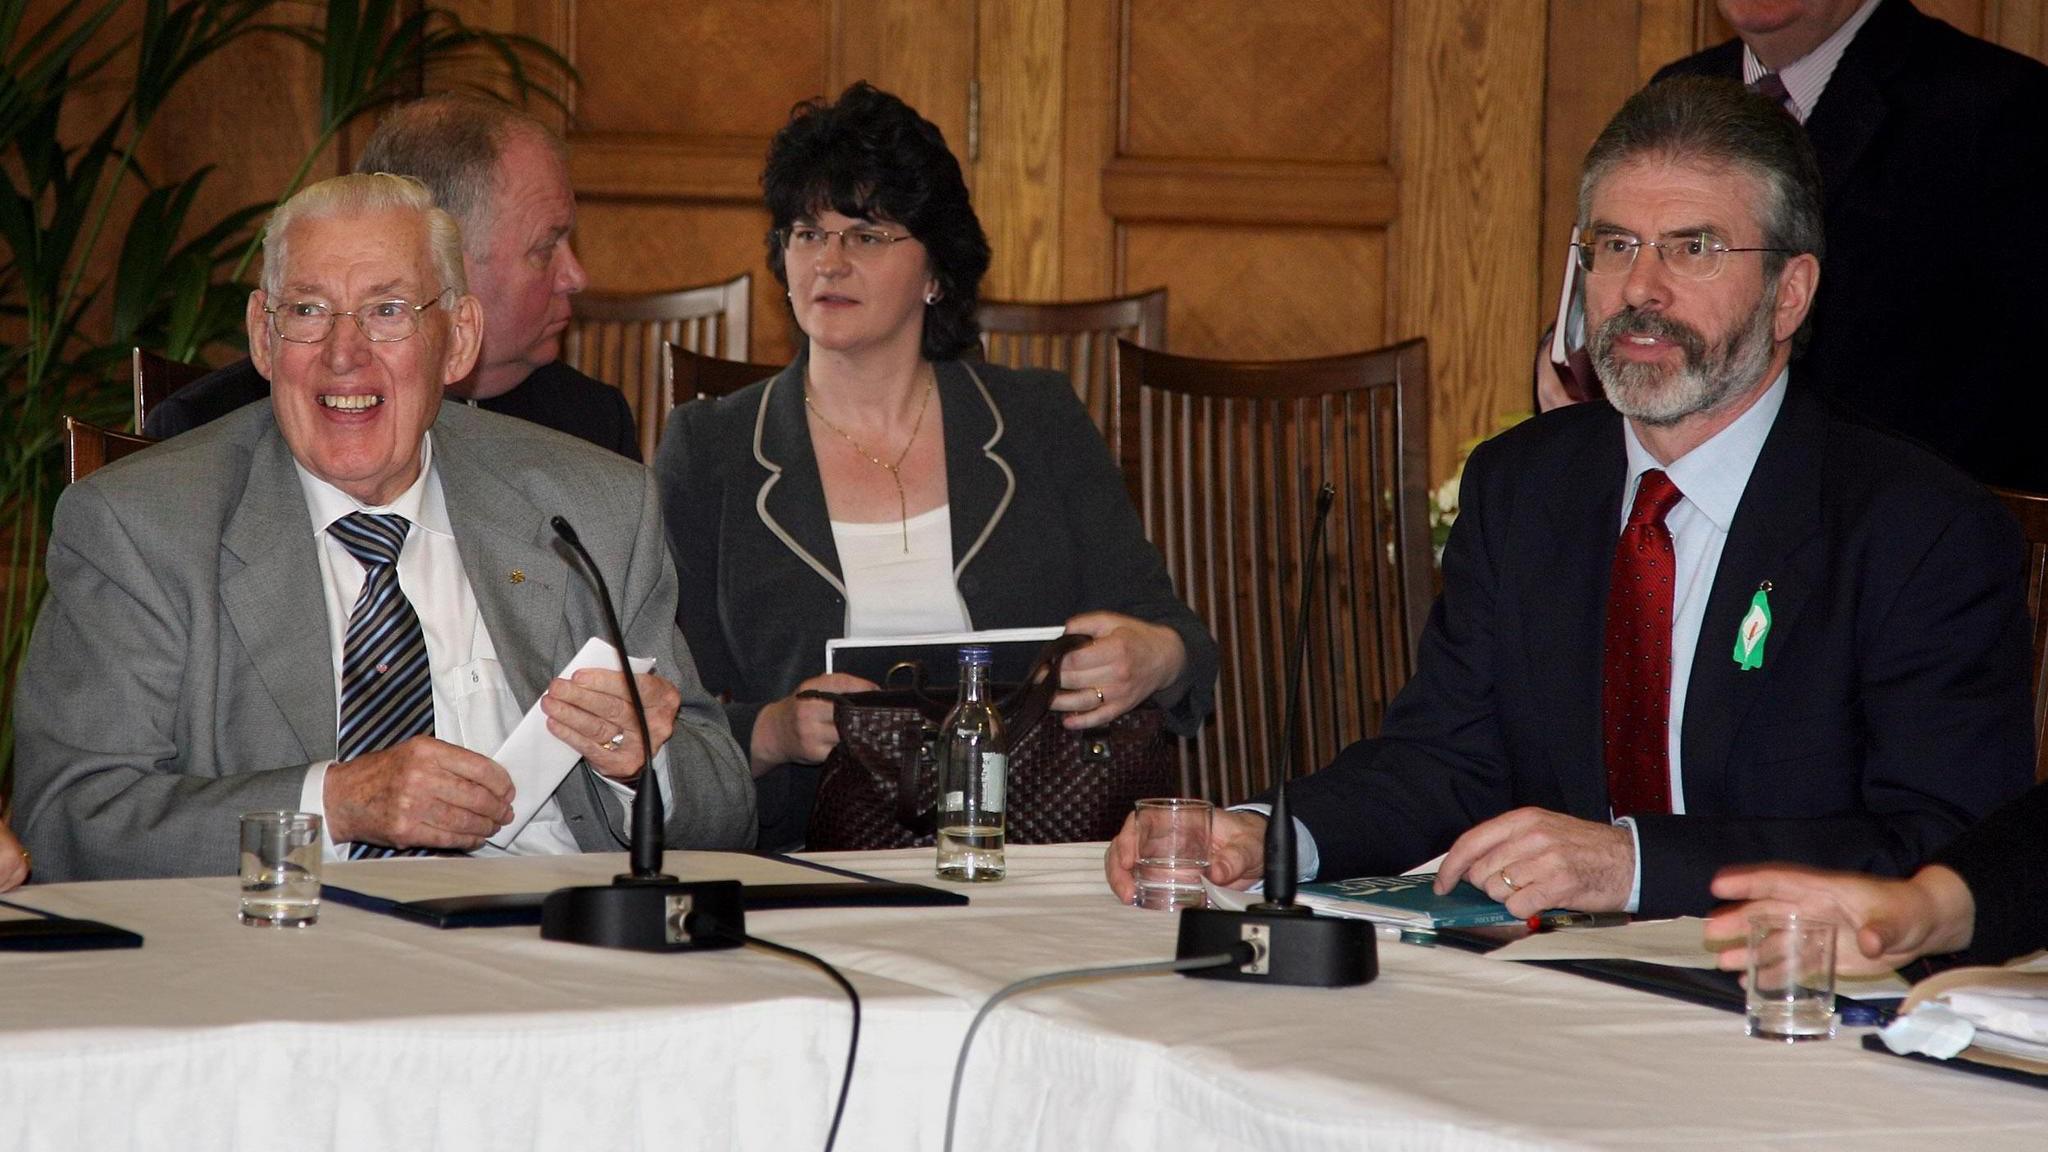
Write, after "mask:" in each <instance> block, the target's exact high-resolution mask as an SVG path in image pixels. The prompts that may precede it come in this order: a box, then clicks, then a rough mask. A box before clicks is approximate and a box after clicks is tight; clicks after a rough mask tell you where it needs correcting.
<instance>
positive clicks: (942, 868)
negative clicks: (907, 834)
mask: <svg viewBox="0 0 2048 1152" xmlns="http://www.w3.org/2000/svg"><path fill="white" fill-rule="evenodd" d="M988 665H989V655H988V649H987V648H985V647H982V646H980V645H970V646H967V647H963V648H961V649H960V702H959V703H958V704H956V705H954V706H953V710H952V711H951V712H949V713H947V714H946V720H945V723H944V724H943V725H942V726H941V727H940V729H939V736H940V739H941V740H943V741H944V747H943V750H942V752H941V755H940V757H939V812H938V829H939V833H938V841H939V862H938V875H939V879H941V880H961V881H977V880H1001V879H1002V878H1003V796H1004V793H1005V792H1007V791H1008V789H1009V776H1010V758H1009V756H1008V754H1007V746H1006V745H1005V744H1004V741H1003V718H1002V717H1001V716H1000V715H999V714H997V712H996V709H995V705H993V704H991V703H989V699H988Z"/></svg>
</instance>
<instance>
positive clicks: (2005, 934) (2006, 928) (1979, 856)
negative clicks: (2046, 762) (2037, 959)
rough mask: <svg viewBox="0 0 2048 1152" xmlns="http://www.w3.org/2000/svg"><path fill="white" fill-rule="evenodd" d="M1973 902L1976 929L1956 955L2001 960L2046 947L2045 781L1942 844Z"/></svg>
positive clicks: (2047, 841)
mask: <svg viewBox="0 0 2048 1152" xmlns="http://www.w3.org/2000/svg"><path fill="white" fill-rule="evenodd" d="M1938 862H1939V863H1942V864H1946V865H1948V866H1949V867H1950V868H1953V869H1955V870H1956V873H1957V875H1960V876H1961V877H1962V878H1963V883H1965V884H1968V885H1969V886H1970V896H1971V898H1972V899H1974V900H1975V901H1976V904H1977V930H1976V933H1975V935H1973V936H1972V937H1971V938H1970V946H1969V947H1968V948H1966V949H1964V950H1963V951H1962V953H1960V954H1959V956H1958V957H1957V959H1959V960H1961V961H1963V962H1965V963H1969V964H2003V963H2004V962H2006V961H2007V960H2011V959H2013V958H2014V957H2018V956H2025V955H2027V954H2028V953H2030V952H2035V951H2038V950H2040V949H2042V948H2048V784H2037V785H2035V786H2034V788H2033V790H2032V791H2030V792H2028V793H2027V794H2026V795H2024V796H2022V797H2020V798H2019V799H2017V800H2015V801H2013V802H2012V803H2010V804H2007V805H2006V806H2005V807H2003V808H2000V809H1999V810H1998V811H1996V812H1994V813H1992V814H1991V818H1990V819H1989V820H1986V821H1985V822H1984V823H1982V824H1979V825H1978V826H1976V827H1975V828H1972V829H1970V830H1969V831H1968V832H1966V833H1964V834H1963V835H1962V837H1960V838H1959V839H1957V840H1956V842H1955V843H1953V844H1951V845H1949V846H1948V847H1947V848H1946V849H1943V851H1942V853H1941V856H1940V858H1939V860H1938Z"/></svg>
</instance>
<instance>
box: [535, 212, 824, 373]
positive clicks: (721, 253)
mask: <svg viewBox="0 0 2048 1152" xmlns="http://www.w3.org/2000/svg"><path fill="white" fill-rule="evenodd" d="M577 217H578V218H577V224H576V245H577V249H576V250H577V254H578V255H579V256H581V257H582V259H583V264H584V267H585V268H587V269H598V268H602V269H604V270H605V271H606V273H607V275H608V276H609V277H610V278H609V279H607V280H602V281H600V280H598V279H597V273H596V272H594V271H593V272H592V273H591V282H592V283H593V284H602V285H603V287H604V288H605V290H607V291H612V292H656V291H661V290H663V289H669V288H681V287H687V286H691V285H696V284H705V283H709V282H711V281H713V280H716V279H719V278H721V277H732V276H736V275H738V274H739V273H741V272H752V273H753V274H754V296H753V320H752V329H753V330H752V333H751V343H752V346H753V347H752V352H751V353H750V355H749V356H748V357H747V358H748V359H752V360H755V361H758V362H764V363H765V362H771V361H777V360H780V359H786V358H787V357H788V355H789V353H790V350H791V349H792V348H793V347H794V345H793V344H792V343H791V339H792V335H793V334H792V331H791V325H790V318H789V309H788V308H787V307H786V306H785V303H784V300H783V296H782V285H781V284H780V283H778V282H777V281H776V279H775V277H774V276H773V275H772V274H770V273H769V271H768V258H767V255H766V240H765V237H766V235H767V232H768V213H767V212H766V211H765V210H763V209H762V208H760V207H758V206H755V205H742V204H687V203H681V204H663V203H653V202H647V201H619V200H609V199H604V200H597V201H587V202H584V203H582V204H580V205H579V206H578V209H577ZM714 268H715V269H725V271H724V272H722V273H713V274H709V275H706V274H704V273H703V272H702V271H701V270H703V269H714Z"/></svg>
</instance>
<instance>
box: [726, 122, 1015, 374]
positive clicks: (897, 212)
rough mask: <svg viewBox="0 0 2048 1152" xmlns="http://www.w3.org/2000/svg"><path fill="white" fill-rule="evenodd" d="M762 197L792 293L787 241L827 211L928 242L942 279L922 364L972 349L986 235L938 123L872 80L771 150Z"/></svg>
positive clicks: (930, 310) (774, 262)
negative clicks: (798, 226)
mask: <svg viewBox="0 0 2048 1152" xmlns="http://www.w3.org/2000/svg"><path fill="white" fill-rule="evenodd" d="M761 191H762V194H763V198H764V199H765V200H766V201H767V205H768V215H769V217H770V219H771V222H772V226H771V230H770V231H769V233H768V267H769V268H770V269H771V270H773V271H774V273H775V278H776V279H777V280H779V281H781V282H782V286H783V287H784V288H787V287H789V272H788V269H786V268H785V267H784V266H783V253H782V244H781V239H780V235H779V234H780V233H781V231H782V230H783V229H785V228H787V227H789V226H790V225H791V224H793V223H795V222H796V221H798V220H800V219H810V218H815V217H816V216H817V214H818V213H820V212H824V211H827V210H829V211H833V212H837V213H839V214H841V215H843V216H855V217H859V218H861V219H865V220H875V221H887V222H890V223H895V224H901V225H903V226H904V227H905V228H908V229H909V230H910V234H911V235H913V236H915V237H917V239H918V242H919V243H921V244H923V245H924V249H925V252H926V253H927V254H928V255H929V256H930V258H931V266H932V275H933V277H934V278H936V279H937V280H938V282H939V299H938V301H937V302H936V303H934V304H929V305H926V306H925V310H924V343H923V347H922V348H921V351H922V353H923V355H924V358H925V359H927V360H952V359H955V358H957V357H960V356H963V355H966V354H968V353H969V352H970V351H971V350H973V349H974V347H975V345H976V344H977V343H978V341H979V338H980V335H981V326H980V325H979V324H977V323H976V322H975V319H974V308H975V304H976V301H977V300H978V298H979V296H980V293H981V278H982V276H983V274H984V273H986V272H987V271H988V259H989V252H988V236H987V235H986V234H984V233H983V232H982V230H981V220H980V218H978V217H977V216H975V214H974V205H973V204H972V203H970V202H969V200H968V197H967V181H966V180H965V179H963V178H962V177H961V175H960V162H959V161H958V160H955V159H954V158H953V153H952V152H951V151H950V150H949V149H947V147H946V138H945V136H944V135H942V134H941V133H940V132H939V128H938V125H936V124H933V123H932V122H931V121H929V120H927V119H925V118H924V117H922V116H920V115H918V114H917V110H916V109H915V108H912V107H911V106H910V105H908V104H905V103H904V102H903V101H902V100H900V99H898V98H897V97H895V96H892V95H890V94H889V93H887V92H884V91H882V90H880V89H878V88H875V87H873V86H871V85H869V84H867V83H866V82H864V81H863V82H859V83H856V84H854V85H853V86H852V87H850V88H848V89H847V90H846V91H845V92H843V93H841V94H840V96H839V99H838V100H836V101H834V102H832V103H830V104H828V103H825V102H824V101H823V100H806V101H804V102H803V103H801V104H798V105H797V106H796V107H795V108H794V109H792V110H791V112H790V116H789V123H788V124H785V125H783V127H782V130H781V131H780V132H777V133H776V134H775V142H774V143H772V144H770V145H769V146H768V166H767V167H766V168H764V169H763V170H762V172H761Z"/></svg>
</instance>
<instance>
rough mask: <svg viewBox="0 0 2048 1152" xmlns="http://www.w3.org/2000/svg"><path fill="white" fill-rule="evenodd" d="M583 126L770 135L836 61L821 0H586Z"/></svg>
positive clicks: (578, 26)
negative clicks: (725, 0)
mask: <svg viewBox="0 0 2048 1152" xmlns="http://www.w3.org/2000/svg"><path fill="white" fill-rule="evenodd" d="M575 9H576V23H575V30H574V34H575V37H576V39H575V56H576V60H577V62H578V66H579V67H580V69H581V70H582V76H583V84H582V90H581V92H580V93H579V94H578V98H577V101H576V127H577V130H578V131H580V132H595V133H613V132H630V133H647V134H653V135H661V136H673V135H682V136H691V137H703V136H712V137H718V136H725V137H741V138H745V139H759V140H766V139H767V138H768V137H770V136H773V135H774V134H775V130H776V129H778V128H780V127H782V124H783V121H784V120H786V119H788V117H789V108H790V105H791V104H794V103H795V102H796V101H798V100H801V99H803V98H804V97H806V96H811V95H815V94H817V93H818V92H819V91H820V89H821V88H822V86H823V82H824V80H825V77H826V73H827V68H828V65H829V62H830V57H831V51H830V49H831V44H830V42H829V40H828V39H827V37H826V36H824V35H822V33H823V32H824V31H825V29H826V27H827V25H826V16H827V13H826V11H825V9H824V6H823V5H821V4H820V3H819V2H818V0H742V2H739V3H730V2H728V3H704V2H701V0H700V2H697V3H690V4H676V3H672V2H671V0H577V3H576V5H575Z"/></svg>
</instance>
